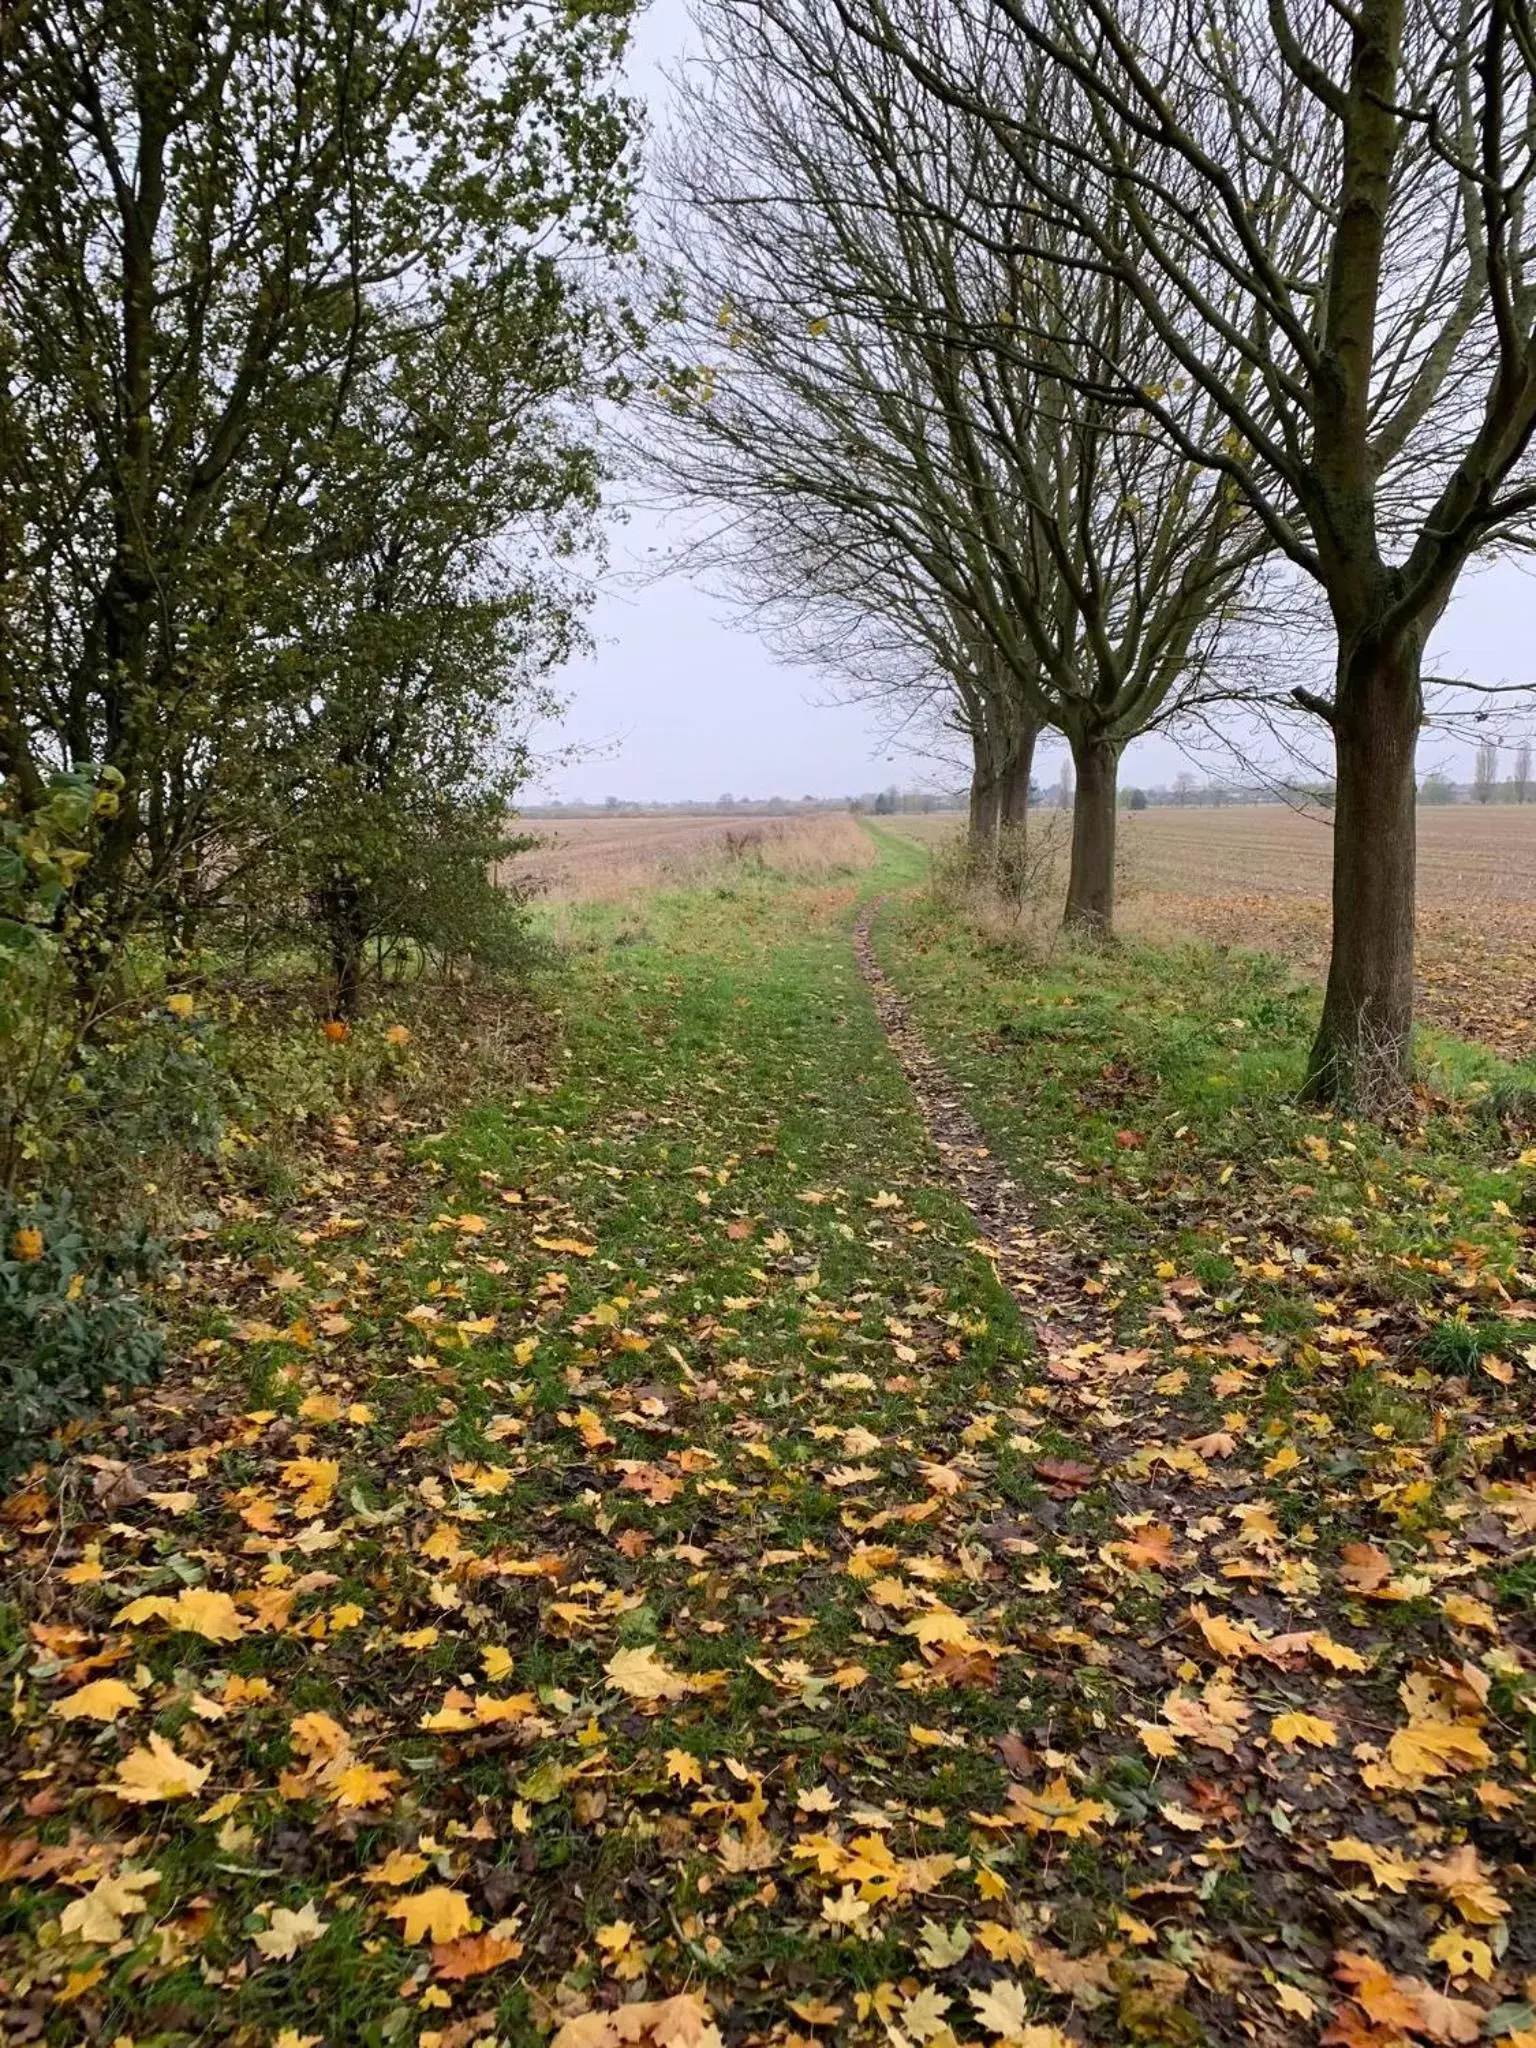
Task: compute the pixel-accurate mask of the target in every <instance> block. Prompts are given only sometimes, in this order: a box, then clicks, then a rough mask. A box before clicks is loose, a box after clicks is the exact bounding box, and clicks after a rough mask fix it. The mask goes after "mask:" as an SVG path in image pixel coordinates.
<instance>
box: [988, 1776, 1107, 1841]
mask: <svg viewBox="0 0 1536 2048" xmlns="http://www.w3.org/2000/svg"><path fill="white" fill-rule="evenodd" d="M1008 1810H1009V1814H1010V1816H1011V1817H1015V1818H1017V1819H1019V1820H1021V1821H1022V1822H1023V1824H1024V1826H1025V1828H1026V1829H1027V1830H1028V1831H1029V1833H1030V1834H1032V1835H1043V1834H1050V1835H1065V1836H1066V1838H1067V1839H1068V1840H1069V1841H1092V1840H1093V1839H1094V1830H1095V1828H1096V1827H1097V1826H1098V1825H1099V1824H1100V1823H1101V1822H1108V1823H1109V1824H1110V1825H1113V1823H1114V1819H1115V1809H1114V1808H1113V1807H1112V1806H1106V1805H1105V1803H1104V1801H1103V1800H1102V1799H1079V1798H1078V1797H1077V1796H1076V1794H1075V1793H1074V1792H1073V1790H1072V1787H1071V1786H1070V1785H1069V1784H1068V1783H1067V1780H1066V1778H1065V1776H1058V1777H1055V1778H1052V1780H1051V1782H1050V1783H1049V1784H1048V1785H1047V1786H1046V1787H1045V1789H1044V1790H1043V1791H1041V1792H1027V1791H1026V1790H1025V1789H1024V1787H1023V1786H1022V1785H1011V1786H1010V1787H1009V1789H1008Z"/></svg>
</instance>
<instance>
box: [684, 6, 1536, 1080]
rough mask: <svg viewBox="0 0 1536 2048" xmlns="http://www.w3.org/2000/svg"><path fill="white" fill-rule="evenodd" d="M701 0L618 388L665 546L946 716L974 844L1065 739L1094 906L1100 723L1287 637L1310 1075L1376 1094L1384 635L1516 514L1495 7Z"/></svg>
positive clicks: (1406, 951) (1207, 679)
mask: <svg viewBox="0 0 1536 2048" xmlns="http://www.w3.org/2000/svg"><path fill="white" fill-rule="evenodd" d="M699 12H700V20H701V26H702V28H703V31H704V49H705V53H706V54H705V57H704V59H703V61H702V62H701V64H700V65H699V66H698V67H697V69H696V71H695V73H694V75H693V76H692V78H691V79H690V81H689V83H688V84H687V87H686V90H685V93H684V105H683V112H682V119H681V123H680V139H679V140H678V141H677V143H676V144H675V145H674V147H673V150H672V153H671V157H670V160H669V162H668V163H667V165H666V174H665V188H666V192H667V241H668V244H669V247H670V248H671V249H672V250H673V251H674V252H675V258H676V262H677V265H678V269H679V273H680V282H681V287H682V297H683V302H684V304H685V305H686V307H687V308H688V309H689V313H688V316H687V317H686V319H685V328H684V340H683V342H682V344H681V345H680V346H679V348H678V349H677V352H676V355H677V360H676V361H675V363H673V364H672V365H671V366H670V367H669V369H668V371H667V373H666V374H665V375H664V376H663V378H662V379H661V380H660V389H659V390H658V393H657V403H656V407H655V410H654V419H655V422H656V423H657V425H658V426H659V427H661V428H663V429H664V439H663V441H662V448H663V453H662V456H661V459H660V462H659V468H660V471H661V474H662V476H663V478H664V480H665V481H666V483H667V484H668V485H669V487H671V488H672V489H674V490H679V489H680V490H682V491H684V492H686V493H687V494H688V495H689V497H690V498H691V499H693V500H695V501H697V500H699V499H705V500H707V501H709V502H711V503H713V504H715V505H717V506H722V507H725V508H727V513H728V516H727V517H725V518H723V519H721V520H719V521H718V522H716V524H715V525H714V526H713V527H712V528H711V530H710V531H709V533H708V535H707V537H706V539H705V542H704V545H706V546H707V547H708V548H709V550H710V551H711V552H712V553H713V554H714V555H715V557H716V558H717V559H724V560H725V561H726V562H727V563H728V564H729V566H730V567H731V569H732V571H733V573H734V575H735V576H736V577H737V578H738V579H739V582H740V585H741V587H742V588H743V589H744V590H745V591H747V592H748V593H749V594H750V595H751V596H752V598H753V599H754V600H755V601H756V602H757V603H758V604H759V605H760V606H761V607H762V609H763V611H764V614H765V616H766V617H767V618H768V619H769V620H770V622H771V623H772V624H773V626H774V628H775V629H776V630H777V631H778V632H779V634H780V635H781V637H782V639H783V640H784V642H785V644H786V645H787V646H788V647H789V648H790V649H791V651H814V652H815V653H817V654H818V655H819V656H820V657H821V658H822V659H824V660H831V661H832V662H834V663H835V664H836V665H838V666H840V667H841V668H842V669H843V670H844V672H845V673H846V674H848V675H849V676H851V677H853V678H854V679H855V680H856V682H858V683H860V684H861V685H862V686H864V687H868V688H870V689H872V690H878V691H879V692H881V693H882V694H883V695H885V696H886V697H887V698H888V699H890V700H892V701H895V702H896V703H897V704H899V705H901V706H904V707H906V711H905V712H904V713H903V715H911V716H913V717H931V716H933V715H935V714H936V715H938V716H940V717H943V718H945V719H947V720H948V721H950V722H951V723H952V724H954V725H956V726H957V727H959V728H960V729H961V730H963V731H964V732H965V733H967V734H968V735H969V736H970V738H971V740H972V742H973V746H974V751H975V761H976V788H975V805H974V813H973V815H974V819H975V826H976V830H977V831H978V833H979V834H981V835H983V836H985V835H986V834H988V833H990V832H991V831H992V830H993V829H994V828H995V825H996V822H997V821H998V820H1002V819H1007V818H1009V817H1011V816H1013V815H1015V813H1016V806H1017V798H1016V797H1015V796H1014V795H1013V794H1012V792H1014V791H1015V790H1017V789H1020V788H1023V787H1027V782H1028V763H1029V756H1030V750H1031V748H1032V746H1033V743H1034V738H1035V735H1036V734H1037V733H1038V731H1039V730H1040V729H1041V728H1042V727H1043V726H1046V725H1049V726H1052V727H1054V728H1055V729H1056V730H1058V731H1059V732H1061V733H1062V734H1064V735H1065V737H1066V739H1067V741H1068V744H1069V746H1070V748H1071V752H1072V757H1073V762H1074V767H1075V774H1076V790H1077V795H1076V805H1075V814H1074V815H1075V823H1074V833H1073V852H1072V874H1071V881H1070V885H1069V899H1068V918H1069V921H1071V922H1074V923H1077V924H1080V925H1083V926H1086V927H1088V928H1090V929H1095V930H1100V931H1102V930H1107V929H1108V927H1109V923H1110V918H1111V911H1112V891H1113V871H1114V870H1113V844H1114V842H1113V833H1114V817H1115V773H1116V765H1117V762H1118V759H1119V755H1120V752H1121V750H1122V749H1123V747H1124V746H1125V744H1126V743H1127V741H1128V740H1129V739H1131V738H1132V737H1134V736H1135V735H1136V734H1137V733H1140V732H1144V731H1146V730H1148V729H1149V728H1151V727H1153V726H1155V725H1158V724H1162V723H1166V722H1168V721H1169V720H1170V719H1173V718H1175V717H1178V716H1180V715H1184V714H1187V713H1188V712H1189V711H1190V710H1191V709H1192V708H1193V707H1195V706H1197V705H1208V704H1210V703H1212V702H1219V701H1221V700H1223V699H1227V698H1232V697H1240V696H1245V695H1251V694H1253V693H1255V691H1256V690H1261V689H1262V687H1263V683H1264V679H1265V678H1266V677H1272V676H1273V675H1274V674H1275V673H1276V672H1277V670H1278V671H1280V672H1282V673H1284V674H1285V675H1286V682H1287V688H1288V691H1289V697H1290V701H1291V704H1292V705H1293V707H1294V708H1295V710H1296V711H1297V712H1298V713H1305V714H1306V716H1307V717H1309V718H1310V719H1312V720H1315V721H1317V722H1318V727H1319V729H1320V730H1321V731H1322V732H1324V733H1325V734H1326V737H1327V739H1328V741H1329V743H1330V746H1331V750H1332V753H1333V757H1334V775H1335V780H1336V785H1337V802H1336V809H1335V821H1334V847H1335V867H1334V890H1333V952H1332V960H1331V966H1330V972H1329V978H1328V985H1327V992H1326V997H1325V1004H1324V1011H1323V1017H1322V1022H1321V1025H1320V1028H1319V1031H1318V1035H1317V1039H1316V1043H1315V1045H1314V1048H1313V1053H1312V1060H1311V1069H1310V1084H1309V1085H1310V1089H1311V1092H1312V1094H1313V1095H1314V1097H1316V1098H1317V1099H1319V1100H1324V1101H1332V1100H1346V1101H1352V1102H1360V1103H1365V1104H1371V1103H1378V1102H1386V1101H1390V1100H1391V1099H1393V1098H1394V1097H1395V1096H1396V1095H1397V1094H1399V1093H1400V1091H1401V1090H1402V1088H1403V1086H1404V1084H1405V1082H1406V1080H1407V1077H1408V1073H1409V1061H1410V1033H1411V1022H1412V1006H1413V923H1414V803H1415V773H1414V767H1415V760H1414V757H1415V747H1416V741H1417V737H1418V733H1419V730H1420V725H1421V720H1422V717H1423V707H1424V691H1423V684H1424V678H1423V674H1422V666H1423V656H1424V649H1425V644H1426V641H1427V639H1428V637H1429V635H1430V633H1431V631H1432V630H1433V628H1434V626H1435V624H1436V622H1437V621H1438V620H1439V618H1440V616H1441V614H1442V612H1443V611H1444V608H1445V605H1446V603H1447V601H1448V599H1449V598H1450V596H1451V593H1452V591H1453V589H1454V588H1455V585H1456V581H1457V578H1458V576H1459V574H1460V572H1461V570H1462V569H1463V568H1464V567H1465V565H1466V564H1467V563H1468V562H1469V561H1470V560H1471V559H1472V558H1473V557H1474V556H1475V555H1477V554H1479V553H1480V552H1483V551H1487V550H1490V549H1493V548H1496V547H1498V546H1500V545H1502V544H1504V543H1506V542H1512V541H1518V540H1519V539H1520V538H1521V537H1522V536H1523V535H1524V534H1525V532H1526V531H1527V529H1528V525H1529V519H1530V515H1531V513H1532V511H1533V510H1536V475H1533V472H1532V468H1531V465H1530V462H1529V443H1530V437H1531V433H1532V429H1533V427H1536V293H1533V291H1532V289H1531V285H1532V279H1531V276H1530V272H1529V246H1530V227H1529V224H1528V218H1529V216H1528V205H1527V189H1528V184H1529V179H1530V174H1531V170H1532V167H1533V138H1536V121H1533V115H1536V94H1533V69H1536V37H1533V33H1532V27H1533V25H1532V22H1531V19H1530V15H1529V10H1528V9H1527V7H1526V6H1525V4H1524V0H1459V4H1458V5H1456V6H1454V7H1440V6H1439V5H1438V4H1434V0H1351V4H1350V5H1348V6H1343V5H1339V4H1337V0H1181V4H1178V5H1175V6H1172V7H1169V6H1166V5H1163V4H1161V0H1158V4H1152V0H942V4H939V0H702V4H701V7H700V10H699ZM1320 646H1321V647H1322V648H1324V649H1325V650H1326V670H1327V673H1328V676H1329V681H1328V684H1327V686H1326V687H1319V688H1313V687H1310V686H1309V685H1308V684H1306V683H1305V682H1303V683H1296V681H1295V679H1296V677H1297V676H1298V674H1301V675H1304V674H1305V673H1306V665H1307V660H1308V659H1309V658H1310V656H1311V654H1312V653H1313V651H1314V650H1315V649H1317V648H1319V647H1320ZM1292 685H1294V687H1291V686H1292Z"/></svg>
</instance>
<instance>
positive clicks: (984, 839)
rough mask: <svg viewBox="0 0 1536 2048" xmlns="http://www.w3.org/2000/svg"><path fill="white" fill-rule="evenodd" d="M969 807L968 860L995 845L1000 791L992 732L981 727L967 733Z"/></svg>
mask: <svg viewBox="0 0 1536 2048" xmlns="http://www.w3.org/2000/svg"><path fill="white" fill-rule="evenodd" d="M971 763H972V766H971V807H970V816H969V820H968V822H967V825H966V838H967V840H968V841H969V845H970V851H971V857H972V859H983V858H985V857H987V856H989V855H990V853H991V851H992V849H993V847H994V846H996V844H997V828H998V823H999V819H1000V816H1001V811H1000V799H1001V795H1002V791H1001V788H1000V785H999V782H998V776H997V766H996V763H995V761H994V759H993V750H992V735H991V734H990V733H989V732H988V731H987V730H986V728H985V727H978V728H977V729H976V730H975V731H973V732H972V734H971Z"/></svg>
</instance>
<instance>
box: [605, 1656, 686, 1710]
mask: <svg viewBox="0 0 1536 2048" xmlns="http://www.w3.org/2000/svg"><path fill="white" fill-rule="evenodd" d="M603 1670H604V1671H605V1672H606V1674H607V1677H608V1683H609V1684H610V1685H611V1686H613V1687H614V1688H615V1690H616V1691H618V1692H622V1693H627V1694H628V1695H629V1697H630V1698H631V1699H632V1700H680V1699H686V1698H687V1696H688V1694H689V1693H690V1692H691V1691H692V1689H693V1688H692V1686H691V1685H690V1684H689V1681H688V1680H687V1679H686V1678H684V1677H683V1675H682V1673H681V1672H679V1671H673V1670H671V1669H670V1668H669V1667H668V1666H667V1665H665V1664H663V1663H662V1661H661V1659H660V1658H659V1657H658V1656H657V1654H656V1646H655V1645H654V1643H644V1644H642V1645H641V1646H640V1647H639V1648H638V1649H634V1650H615V1651H614V1653H613V1655H612V1656H611V1657H610V1658H609V1659H608V1662H607V1663H606V1664H605V1665H604V1666H603Z"/></svg>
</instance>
